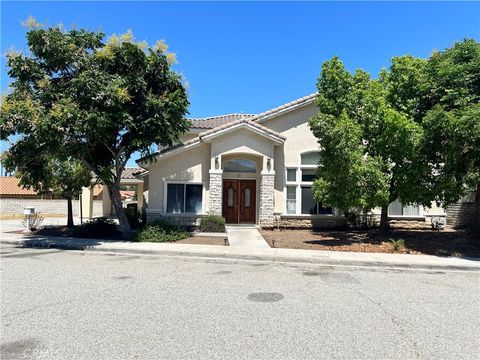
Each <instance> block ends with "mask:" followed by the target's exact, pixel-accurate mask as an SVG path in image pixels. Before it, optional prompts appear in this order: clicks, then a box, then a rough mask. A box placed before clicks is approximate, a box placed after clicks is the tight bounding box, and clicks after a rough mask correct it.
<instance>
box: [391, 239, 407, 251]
mask: <svg viewBox="0 0 480 360" xmlns="http://www.w3.org/2000/svg"><path fill="white" fill-rule="evenodd" d="M390 242H391V243H392V247H393V250H395V251H403V250H404V249H405V240H403V239H398V240H395V239H390Z"/></svg>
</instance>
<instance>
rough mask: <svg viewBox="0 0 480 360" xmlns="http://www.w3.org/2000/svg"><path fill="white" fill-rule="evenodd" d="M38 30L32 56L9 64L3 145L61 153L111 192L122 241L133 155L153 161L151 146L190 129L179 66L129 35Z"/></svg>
mask: <svg viewBox="0 0 480 360" xmlns="http://www.w3.org/2000/svg"><path fill="white" fill-rule="evenodd" d="M103 39H104V34H103V33H100V32H91V31H87V30H83V29H81V30H69V31H66V30H64V29H62V28H61V27H51V28H43V27H42V26H41V25H37V24H35V23H34V24H33V27H32V28H31V29H30V30H29V31H28V32H27V44H28V47H29V53H30V54H29V55H22V54H19V53H10V54H9V55H8V56H7V65H8V67H9V71H8V74H9V76H10V77H11V78H12V80H13V81H12V84H11V88H12V91H11V92H10V93H9V94H8V95H7V96H6V97H5V98H4V100H3V102H2V107H1V113H0V121H1V123H0V126H1V128H0V129H1V133H2V138H3V139H5V138H6V137H8V136H10V135H14V134H21V135H22V137H21V138H20V140H18V141H19V142H22V141H28V138H29V137H36V138H38V139H42V141H44V142H46V143H48V144H49V146H53V147H62V148H63V150H64V151H65V152H66V153H67V154H68V155H69V156H71V157H72V158H76V159H78V160H79V161H81V162H82V163H83V164H84V165H85V166H86V167H87V168H88V169H89V170H90V171H92V172H93V173H94V174H95V175H96V176H97V177H98V179H99V180H100V181H102V182H103V183H104V184H105V185H106V187H107V190H108V194H109V196H110V198H111V199H112V203H113V206H114V207H115V210H116V212H117V214H118V218H119V222H120V227H121V229H122V232H123V234H124V236H129V235H130V233H131V229H130V226H129V223H128V220H127V218H126V216H125V212H124V209H123V208H122V203H121V197H120V180H121V174H122V171H123V170H124V168H125V165H126V163H127V161H128V160H129V159H130V157H131V155H132V154H133V153H134V152H139V153H140V154H141V156H145V157H151V156H152V153H153V146H152V144H159V145H172V144H173V143H175V142H177V141H178V140H179V138H180V136H181V134H183V133H184V132H185V131H187V130H188V128H189V123H188V121H187V120H186V119H185V114H186V113H187V108H188V105H189V102H188V100H187V96H186V90H185V88H184V86H183V84H182V81H181V77H180V75H178V74H177V73H175V72H174V71H172V70H171V68H170V65H171V63H172V62H173V61H174V56H173V54H172V53H168V52H167V47H166V45H165V44H164V43H163V42H161V41H159V42H157V44H155V46H153V47H149V46H148V45H147V44H146V43H144V42H136V41H135V40H134V39H133V36H132V34H131V32H128V33H126V34H124V35H122V36H119V37H117V36H112V37H111V38H110V39H109V40H108V41H107V42H104V40H103Z"/></svg>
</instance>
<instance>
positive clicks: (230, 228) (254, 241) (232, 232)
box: [225, 225, 270, 249]
mask: <svg viewBox="0 0 480 360" xmlns="http://www.w3.org/2000/svg"><path fill="white" fill-rule="evenodd" d="M225 229H226V231H227V236H228V243H229V244H230V246H235V247H237V246H238V247H244V248H249V249H270V246H269V245H268V244H267V242H266V241H265V239H264V238H263V236H262V235H260V233H259V232H258V230H257V228H256V227H255V226H236V225H227V226H226V227H225Z"/></svg>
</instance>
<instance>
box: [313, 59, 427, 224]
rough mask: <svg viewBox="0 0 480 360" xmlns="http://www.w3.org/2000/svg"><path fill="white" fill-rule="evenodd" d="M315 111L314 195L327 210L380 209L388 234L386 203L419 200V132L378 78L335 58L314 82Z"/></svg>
mask: <svg viewBox="0 0 480 360" xmlns="http://www.w3.org/2000/svg"><path fill="white" fill-rule="evenodd" d="M317 86H318V97H317V105H318V108H319V113H318V114H317V116H315V117H314V118H313V119H312V120H311V121H310V127H311V128H312V130H313V133H314V134H315V135H316V136H317V137H318V139H319V143H320V148H321V151H320V153H321V156H320V159H321V160H320V171H319V173H318V179H317V180H315V181H314V193H315V195H316V197H317V198H318V199H320V200H321V201H322V202H324V203H325V204H326V205H327V206H333V207H338V208H341V209H343V210H345V211H346V210H349V209H350V208H352V207H357V208H360V209H361V210H363V211H364V212H365V211H368V210H371V209H372V208H374V207H381V209H382V210H381V220H380V227H381V230H382V231H388V227H389V223H388V205H389V203H390V202H392V201H394V200H395V199H397V198H400V199H401V201H402V202H404V203H411V202H420V203H422V197H421V196H419V193H418V192H419V188H418V187H417V185H418V182H419V178H420V176H419V175H420V172H419V169H418V167H417V166H416V161H417V155H416V151H417V149H418V146H419V144H420V139H421V134H422V129H421V128H420V127H419V126H418V124H417V123H416V122H415V121H414V120H413V119H412V118H411V117H408V116H406V115H405V114H404V113H402V112H400V111H398V110H396V109H395V108H393V107H392V106H391V105H390V104H389V102H388V99H387V94H388V93H387V89H386V86H385V82H384V81H382V80H376V79H371V78H370V76H369V74H368V73H366V72H364V71H362V70H357V71H356V72H355V73H354V74H351V73H350V72H348V71H347V70H346V69H345V67H344V65H343V63H342V62H341V61H340V60H339V59H338V58H333V59H332V60H330V61H326V62H325V63H324V64H323V66H322V72H321V74H320V77H319V79H318V83H317Z"/></svg>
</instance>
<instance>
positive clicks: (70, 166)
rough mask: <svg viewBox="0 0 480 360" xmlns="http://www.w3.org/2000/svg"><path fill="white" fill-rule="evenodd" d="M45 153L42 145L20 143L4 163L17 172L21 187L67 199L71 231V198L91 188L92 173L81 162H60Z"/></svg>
mask: <svg viewBox="0 0 480 360" xmlns="http://www.w3.org/2000/svg"><path fill="white" fill-rule="evenodd" d="M37 145H38V144H37ZM44 150H45V149H42V146H32V144H31V142H26V141H20V142H18V143H17V144H15V145H14V146H12V147H11V148H10V150H9V152H7V153H6V156H5V158H4V159H3V163H4V164H5V166H6V168H7V169H8V170H9V171H15V175H16V176H17V177H19V179H20V181H19V184H20V185H22V186H24V187H28V188H33V189H34V190H35V191H37V192H39V193H43V194H53V195H57V196H60V197H62V198H65V199H67V227H70V228H71V227H73V226H74V223H73V207H72V199H74V198H76V197H78V196H79V195H80V193H81V191H82V187H84V186H90V183H91V174H90V171H88V170H87V169H86V168H85V166H84V165H83V164H82V163H81V162H80V161H78V160H75V159H71V158H70V159H69V158H65V159H61V158H58V157H55V153H54V152H46V151H44ZM57 155H58V152H57Z"/></svg>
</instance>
